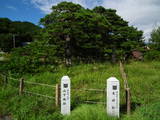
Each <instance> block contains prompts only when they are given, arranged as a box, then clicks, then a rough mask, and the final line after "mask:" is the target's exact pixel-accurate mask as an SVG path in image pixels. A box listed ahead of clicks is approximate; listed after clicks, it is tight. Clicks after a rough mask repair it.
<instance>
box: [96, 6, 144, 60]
mask: <svg viewBox="0 0 160 120" xmlns="http://www.w3.org/2000/svg"><path fill="white" fill-rule="evenodd" d="M93 11H94V12H96V13H99V14H101V15H102V16H104V17H105V18H106V19H107V20H108V21H109V23H110V24H111V26H110V32H109V33H107V37H105V38H103V40H105V43H104V44H105V52H106V53H107V54H108V55H112V61H113V62H114V61H115V60H116V59H124V58H125V57H127V56H129V55H130V54H131V51H132V50H134V49H139V48H140V47H142V46H144V43H143V39H142V35H143V32H142V31H139V30H137V28H134V27H133V26H129V25H128V22H127V21H125V20H123V18H121V17H120V16H118V15H117V14H116V10H113V9H105V8H104V7H101V6H99V7H95V8H94V9H93Z"/></svg>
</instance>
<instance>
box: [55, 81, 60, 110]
mask: <svg viewBox="0 0 160 120" xmlns="http://www.w3.org/2000/svg"><path fill="white" fill-rule="evenodd" d="M55 105H56V107H58V106H59V105H60V85H59V84H56V92H55Z"/></svg>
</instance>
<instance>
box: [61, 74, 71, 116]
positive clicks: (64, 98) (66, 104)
mask: <svg viewBox="0 0 160 120" xmlns="http://www.w3.org/2000/svg"><path fill="white" fill-rule="evenodd" d="M70 92H71V90H70V78H69V77H68V76H63V77H62V79H61V114H62V115H69V114H70V108H71V107H70V104H71V103H70Z"/></svg>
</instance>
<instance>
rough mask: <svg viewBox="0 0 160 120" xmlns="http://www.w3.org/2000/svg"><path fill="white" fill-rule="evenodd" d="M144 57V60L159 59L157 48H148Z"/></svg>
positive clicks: (159, 52)
mask: <svg viewBox="0 0 160 120" xmlns="http://www.w3.org/2000/svg"><path fill="white" fill-rule="evenodd" d="M144 57H145V59H146V60H150V61H153V60H160V51H158V50H154V49H153V50H149V51H147V52H146V53H145V56H144Z"/></svg>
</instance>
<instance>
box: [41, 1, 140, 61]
mask: <svg viewBox="0 0 160 120" xmlns="http://www.w3.org/2000/svg"><path fill="white" fill-rule="evenodd" d="M40 22H41V24H42V25H44V29H43V34H44V33H45V39H49V43H50V44H54V45H56V46H57V48H56V53H57V56H59V57H61V58H64V57H66V56H70V58H75V59H79V58H80V59H83V58H89V59H92V60H102V59H106V58H108V59H111V58H112V59H114V61H115V60H116V59H118V58H121V57H123V56H125V55H126V54H129V53H130V52H131V51H132V50H133V49H135V48H137V49H138V48H139V47H141V46H142V45H143V41H142V40H143V39H142V35H143V32H142V31H139V30H137V28H134V27H133V26H129V25H128V22H127V21H125V20H123V19H122V18H121V17H120V16H118V15H117V14H116V10H113V9H105V8H104V7H101V6H100V7H95V8H94V9H93V10H90V9H85V8H83V7H82V6H80V5H79V4H74V3H72V2H61V3H59V4H58V5H56V6H53V7H52V12H51V13H50V14H48V15H46V16H45V17H44V18H42V19H41V21H40Z"/></svg>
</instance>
